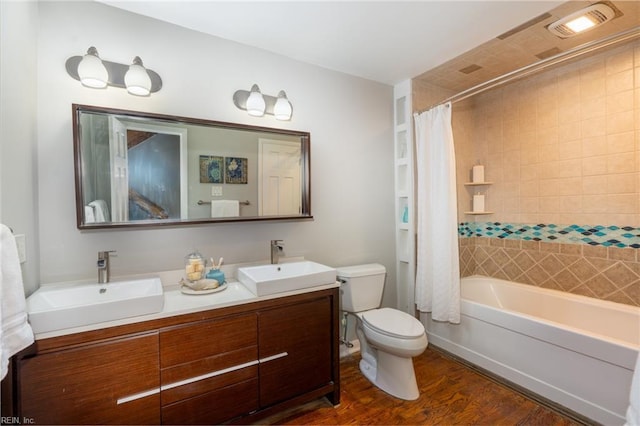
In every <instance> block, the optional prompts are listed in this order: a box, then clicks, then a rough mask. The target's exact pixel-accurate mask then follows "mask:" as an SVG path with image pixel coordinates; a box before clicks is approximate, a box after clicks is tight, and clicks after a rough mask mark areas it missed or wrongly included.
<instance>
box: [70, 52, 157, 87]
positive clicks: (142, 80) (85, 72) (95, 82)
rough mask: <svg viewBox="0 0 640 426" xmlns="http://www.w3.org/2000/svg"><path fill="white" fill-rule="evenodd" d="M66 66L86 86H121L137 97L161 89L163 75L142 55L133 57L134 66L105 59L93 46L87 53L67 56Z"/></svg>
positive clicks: (72, 75)
mask: <svg viewBox="0 0 640 426" xmlns="http://www.w3.org/2000/svg"><path fill="white" fill-rule="evenodd" d="M65 67H66V69H67V74H69V75H70V76H71V77H72V78H74V79H76V80H78V81H80V82H81V83H82V84H83V85H84V86H86V87H91V88H97V89H103V88H105V87H107V86H112V87H120V88H122V89H127V91H128V92H129V93H131V94H132V95H137V96H148V95H149V94H150V93H155V92H157V91H158V90H160V89H161V88H162V78H160V76H159V75H158V73H156V72H155V71H153V70H150V69H148V68H145V67H144V65H143V64H142V59H140V57H139V56H136V57H135V58H134V59H133V63H132V64H131V65H125V64H119V63H116V62H109V61H104V60H102V59H100V57H99V56H98V51H97V49H96V48H95V47H93V46H91V47H90V48H89V49H88V50H87V53H86V54H85V55H84V56H72V57H70V58H68V59H67V61H66V63H65Z"/></svg>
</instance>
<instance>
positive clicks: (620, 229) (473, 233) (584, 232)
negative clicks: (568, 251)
mask: <svg viewBox="0 0 640 426" xmlns="http://www.w3.org/2000/svg"><path fill="white" fill-rule="evenodd" d="M458 233H459V235H460V236H462V237H491V238H503V239H510V240H524V241H543V242H554V243H567V244H588V245H590V246H603V247H619V248H634V249H640V228H636V227H633V226H615V225H612V226H602V225H594V226H592V225H555V224H528V223H502V222H462V223H460V224H459V225H458Z"/></svg>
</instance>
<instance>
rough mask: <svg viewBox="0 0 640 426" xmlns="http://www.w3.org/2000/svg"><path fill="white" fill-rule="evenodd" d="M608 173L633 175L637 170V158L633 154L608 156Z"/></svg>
mask: <svg viewBox="0 0 640 426" xmlns="http://www.w3.org/2000/svg"><path fill="white" fill-rule="evenodd" d="M606 157H607V172H608V173H611V174H617V173H631V172H633V171H634V170H635V168H636V165H635V156H634V155H633V154H628V153H622V154H610V155H607V156H606Z"/></svg>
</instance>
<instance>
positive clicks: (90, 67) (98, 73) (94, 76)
mask: <svg viewBox="0 0 640 426" xmlns="http://www.w3.org/2000/svg"><path fill="white" fill-rule="evenodd" d="M78 77H80V82H81V83H82V84H83V85H84V86H87V87H92V88H94V89H103V88H105V87H107V82H108V81H109V73H108V72H107V68H106V67H105V66H104V64H103V63H102V60H100V58H99V57H98V51H97V50H96V48H95V47H90V48H89V50H87V54H86V55H84V56H83V57H82V60H81V61H80V63H79V64H78Z"/></svg>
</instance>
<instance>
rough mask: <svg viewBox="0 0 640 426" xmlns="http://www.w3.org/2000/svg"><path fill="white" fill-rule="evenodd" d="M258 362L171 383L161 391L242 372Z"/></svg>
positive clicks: (246, 363)
mask: <svg viewBox="0 0 640 426" xmlns="http://www.w3.org/2000/svg"><path fill="white" fill-rule="evenodd" d="M258 362H259V361H258V360H257V359H256V360H255V361H249V362H245V363H244V364H239V365H234V366H233V367H229V368H224V369H222V370H216V371H212V372H211V373H207V374H203V375H201V376H196V377H191V378H188V379H184V380H181V381H179V382H175V383H169V384H168V385H164V386H162V387H161V388H160V389H161V390H168V389H173V388H177V387H178V386H183V385H188V384H189V383H193V382H197V381H199V380H204V379H208V378H210V377H215V376H219V375H221V374H225V373H230V372H232V371H236V370H241V369H243V368H246V367H251V366H252V365H256V364H258Z"/></svg>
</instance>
